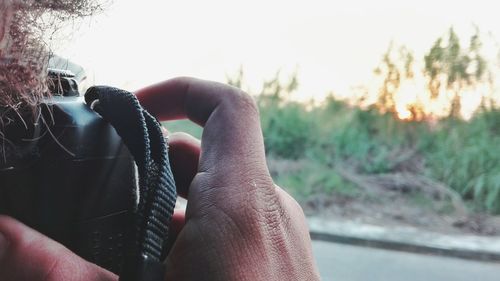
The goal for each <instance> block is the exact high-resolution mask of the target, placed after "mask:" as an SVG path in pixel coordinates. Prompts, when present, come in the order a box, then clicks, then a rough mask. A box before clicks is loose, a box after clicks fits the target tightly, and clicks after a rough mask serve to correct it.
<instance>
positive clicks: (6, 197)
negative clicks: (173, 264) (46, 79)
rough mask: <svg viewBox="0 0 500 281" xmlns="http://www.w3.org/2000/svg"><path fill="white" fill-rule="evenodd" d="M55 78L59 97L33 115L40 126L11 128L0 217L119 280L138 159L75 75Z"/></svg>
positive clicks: (1, 167)
mask: <svg viewBox="0 0 500 281" xmlns="http://www.w3.org/2000/svg"><path fill="white" fill-rule="evenodd" d="M51 77H52V78H53V79H52V80H53V85H52V87H51V91H52V92H53V93H54V96H53V97H51V98H50V99H48V100H47V101H46V102H44V103H43V104H42V105H41V106H40V107H39V110H38V111H37V113H35V115H33V116H34V118H33V120H34V121H35V122H23V121H22V120H14V121H15V122H13V125H11V126H12V128H9V127H8V126H7V127H6V128H5V136H6V138H7V139H8V140H9V143H8V145H10V146H13V147H14V148H13V149H12V148H11V153H8V155H7V157H5V158H4V159H1V158H0V214H6V215H9V216H12V217H14V218H16V219H18V220H20V221H21V222H23V223H25V224H27V225H28V226H30V227H32V228H34V229H36V230H38V231H40V232H41V233H43V234H45V235H47V236H49V237H50V238H52V239H54V240H56V241H58V242H60V243H62V244H63V245H65V246H66V247H68V248H69V249H70V250H72V251H73V252H75V253H76V254H78V255H79V256H81V257H83V258H85V259H86V260H88V261H90V262H93V263H96V264H98V265H100V266H102V267H104V268H106V269H108V270H110V271H112V272H115V273H117V274H118V273H120V272H121V270H122V268H121V267H122V264H123V255H124V252H125V249H124V247H125V245H127V241H128V239H129V237H128V235H129V233H130V232H131V231H130V228H131V225H130V221H131V216H132V213H133V207H132V206H135V202H136V200H137V198H136V192H135V191H136V190H137V176H136V167H135V164H134V159H133V157H132V156H131V154H130V152H129V151H128V149H127V148H126V146H125V145H124V144H123V142H122V140H121V138H120V136H119V135H118V134H117V133H116V131H115V129H114V128H113V127H112V126H111V125H110V124H109V123H107V122H106V121H104V120H103V119H102V118H101V117H100V116H99V115H98V114H97V113H96V112H94V111H93V110H92V109H91V108H90V107H89V106H88V105H86V104H85V102H84V101H83V97H80V95H79V93H78V87H77V83H76V81H75V80H73V79H72V77H71V74H69V73H66V72H58V71H52V73H51ZM14 116H15V115H14ZM19 118H20V117H19ZM24 123H26V124H28V125H27V126H25V125H24ZM31 123H33V124H34V125H33V126H30V124H31ZM20 132H21V133H20ZM12 136H13V137H12ZM9 137H12V138H11V139H9ZM5 151H6V150H4V152H5Z"/></svg>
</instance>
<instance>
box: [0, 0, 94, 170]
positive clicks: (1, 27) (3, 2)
mask: <svg viewBox="0 0 500 281" xmlns="http://www.w3.org/2000/svg"><path fill="white" fill-rule="evenodd" d="M99 10H101V5H100V4H99V2H98V0H0V156H3V157H2V158H4V159H6V158H8V155H9V154H11V153H12V151H15V150H16V148H15V146H14V145H6V144H9V143H11V142H10V140H11V139H12V138H15V137H14V136H12V134H11V133H10V132H11V131H12V130H11V129H10V128H12V127H24V128H26V129H28V127H31V126H32V125H33V119H35V118H36V116H37V114H35V112H37V111H38V110H37V109H38V105H39V104H40V101H41V100H42V99H43V98H44V97H46V96H48V95H49V93H48V87H47V82H48V78H47V64H48V59H49V56H50V46H49V43H50V42H47V41H46V40H47V38H51V37H52V35H53V34H54V33H55V32H57V31H58V30H59V29H60V27H61V26H62V25H63V24H68V23H69V22H71V21H73V20H76V19H79V18H82V17H85V16H90V15H93V14H94V13H96V12H97V11H99ZM47 35H49V36H47ZM49 40H50V39H49ZM30 119H31V120H30ZM10 125H13V126H10ZM9 126H10V128H9ZM11 146H12V147H11ZM9 151H10V152H11V153H9ZM6 155H7V156H6ZM0 162H1V161H0Z"/></svg>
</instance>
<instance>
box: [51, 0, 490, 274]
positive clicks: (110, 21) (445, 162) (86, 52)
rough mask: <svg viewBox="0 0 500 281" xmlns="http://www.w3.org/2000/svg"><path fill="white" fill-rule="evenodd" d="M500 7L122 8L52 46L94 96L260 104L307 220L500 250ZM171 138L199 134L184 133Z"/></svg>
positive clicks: (199, 4) (179, 4)
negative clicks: (442, 237)
mask: <svg viewBox="0 0 500 281" xmlns="http://www.w3.org/2000/svg"><path fill="white" fill-rule="evenodd" d="M495 6H496V5H495V4H494V2H492V1H486V0H476V1H452V0H442V1H430V0H422V1H411V2H409V1H395V0H394V1H393V0H380V1H369V0H353V1H319V0H312V1H279V0H277V1H264V0H254V1H234V0H233V1H229V0H214V1H193V0H184V1H153V0H143V1H140V2H139V1H129V0H116V1H114V2H113V3H107V4H105V7H106V9H105V10H104V12H102V13H100V14H98V15H96V16H94V17H93V18H91V19H89V20H87V21H85V22H81V23H78V24H75V26H68V27H67V30H64V32H62V35H60V38H51V40H52V41H53V42H64V43H57V44H54V47H53V48H54V51H55V53H57V54H58V55H60V56H61V57H64V58H68V59H70V60H71V61H73V62H76V63H78V64H79V65H82V66H83V67H84V69H85V70H86V75H87V76H86V77H87V78H86V81H85V84H86V85H93V84H107V85H113V86H117V87H121V88H125V89H128V90H131V91H133V90H135V89H138V88H140V87H143V86H146V85H149V84H151V83H155V82H158V81H161V80H165V79H167V78H172V77H175V76H181V75H188V76H195V77H199V78H204V79H210V80H216V81H220V82H224V83H229V84H232V85H235V86H237V87H240V88H243V89H244V90H246V91H247V92H249V93H250V94H252V95H253V96H254V97H255V99H256V100H257V103H258V105H259V106H260V110H261V118H262V129H263V132H264V139H265V144H266V151H267V153H268V164H269V168H270V170H271V173H272V176H273V178H274V179H275V181H276V182H277V184H279V185H280V186H282V187H284V188H286V189H287V190H288V191H289V192H290V193H291V194H292V195H293V196H294V197H295V198H296V200H297V201H298V202H299V203H300V204H301V205H302V206H303V208H304V210H305V212H306V215H307V216H308V217H314V218H320V219H323V220H328V221H337V222H339V221H340V222H342V221H348V222H357V223H360V224H369V225H376V226H380V227H385V228H392V227H412V228H416V229H418V230H421V231H427V232H432V233H441V234H446V235H474V236H488V237H496V238H498V237H500V216H499V215H500V111H499V106H500V88H499V87H500V80H499V79H500V76H499V74H500V44H499V41H498V40H500V20H499V19H498V11H497V10H496V9H495ZM166 126H167V127H168V129H169V130H171V131H187V132H189V133H191V134H193V135H195V136H197V137H201V133H202V130H201V128H199V127H196V126H195V125H192V124H190V123H189V122H187V121H175V122H168V123H167V124H166ZM498 239H500V238H498ZM337 250H338V251H340V252H342V251H341V250H339V249H337ZM315 251H316V250H315ZM347 252H352V251H351V250H348V251H347ZM318 257H323V255H321V254H318ZM395 259H399V258H395ZM353 262H354V261H353ZM452 264H453V263H452ZM452 267H453V266H452ZM456 267H463V266H462V264H460V263H459V262H458V261H457V262H456ZM320 268H322V265H321V262H320ZM325 272H326V271H322V274H323V273H324V274H323V276H324V278H325V280H333V279H330V277H331V276H329V275H328V276H327V273H325ZM478 272H480V271H478ZM492 272H495V274H497V273H500V267H495V268H494V269H493V271H492ZM459 275H460V274H459ZM346 276H347V277H346ZM346 276H344V278H345V279H339V280H375V279H370V278H368V279H367V278H366V277H360V278H361V279H355V277H352V276H350V275H346ZM349 276H350V277H349ZM381 276H385V275H381ZM462 277H463V275H462ZM448 278H449V276H448V277H446V276H444V277H443V279H435V280H448ZM456 278H459V277H456ZM465 278H468V277H465ZM377 280H378V279H377ZM380 280H424V279H407V278H403V279H401V278H399V279H398V278H397V277H396V278H395V279H387V278H386V277H384V278H382V279H380ZM425 280H431V279H425ZM432 280H434V279H432ZM454 280H462V279H454ZM463 280H470V279H463ZM484 280H487V279H484ZM492 280H493V279H492Z"/></svg>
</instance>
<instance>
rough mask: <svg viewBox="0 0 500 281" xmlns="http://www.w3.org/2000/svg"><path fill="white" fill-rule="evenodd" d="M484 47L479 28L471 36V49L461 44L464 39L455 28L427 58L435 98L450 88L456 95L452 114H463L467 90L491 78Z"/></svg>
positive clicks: (455, 116) (426, 65) (451, 107)
mask: <svg viewBox="0 0 500 281" xmlns="http://www.w3.org/2000/svg"><path fill="white" fill-rule="evenodd" d="M481 47H482V43H481V38H480V32H479V29H478V28H477V27H476V28H475V32H474V34H473V35H472V36H471V37H470V39H469V46H468V47H467V48H463V47H462V46H461V44H460V38H459V37H458V35H457V33H456V32H455V30H454V29H453V27H451V28H450V29H449V30H448V32H447V34H445V35H444V36H442V37H439V38H438V39H437V40H436V41H435V42H434V44H433V45H432V47H431V49H430V50H429V52H428V53H427V55H425V57H424V61H425V69H424V74H425V75H426V76H427V78H428V88H429V92H430V95H431V98H432V99H437V98H438V97H439V95H441V94H444V93H445V91H449V92H450V93H451V95H452V96H451V100H450V111H449V116H450V117H454V118H458V117H460V114H461V93H462V92H463V90H464V89H465V88H467V87H472V86H476V85H477V84H479V83H484V82H485V80H486V79H488V77H489V75H487V74H488V71H487V62H486V59H485V58H484V57H483V56H482V54H481Z"/></svg>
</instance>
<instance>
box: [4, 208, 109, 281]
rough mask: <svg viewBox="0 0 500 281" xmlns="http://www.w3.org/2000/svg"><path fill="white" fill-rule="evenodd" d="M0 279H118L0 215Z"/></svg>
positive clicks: (45, 280)
mask: <svg viewBox="0 0 500 281" xmlns="http://www.w3.org/2000/svg"><path fill="white" fill-rule="evenodd" d="M0 280H2V281H4V280H5V281H11V280H12V281H13V280H16V281H17V280H19V281H24V280H26V281H59V280H64V281H84V280H85V281H87V280H88V281H111V280H113V281H116V280H118V277H117V276H115V275H114V274H113V273H111V272H109V271H106V270H105V269H102V268H100V267H99V266H97V265H95V264H92V263H89V262H87V261H85V260H83V259H82V258H80V257H78V256H77V255H76V254H74V253H72V252H71V251H70V250H68V249H67V248H65V247H64V246H62V245H60V244H58V243H57V242H55V241H53V240H51V239H49V238H47V237H45V236H44V235H42V234H40V233H38V232H36V231H35V230H33V229H31V228H29V227H27V226H25V225H23V224H21V223H20V222H18V221H16V220H14V219H12V218H10V217H7V216H2V215H0Z"/></svg>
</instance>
